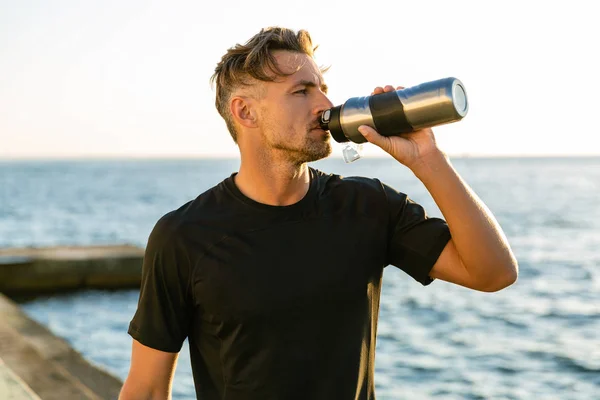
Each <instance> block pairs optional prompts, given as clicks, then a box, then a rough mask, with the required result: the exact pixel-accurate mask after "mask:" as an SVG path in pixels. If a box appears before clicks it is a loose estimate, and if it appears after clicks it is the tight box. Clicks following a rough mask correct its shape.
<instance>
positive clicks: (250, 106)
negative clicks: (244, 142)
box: [229, 96, 257, 128]
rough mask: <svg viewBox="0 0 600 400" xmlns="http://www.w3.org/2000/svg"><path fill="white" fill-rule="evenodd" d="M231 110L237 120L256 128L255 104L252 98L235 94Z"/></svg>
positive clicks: (241, 123) (239, 122) (243, 124)
mask: <svg viewBox="0 0 600 400" xmlns="http://www.w3.org/2000/svg"><path fill="white" fill-rule="evenodd" d="M229 104H230V111H231V115H233V119H235V121H236V122H237V123H238V124H240V125H242V126H245V127H247V128H256V126H257V121H256V111H255V108H254V107H255V104H254V102H253V101H252V99H251V98H249V97H245V96H235V97H233V98H232V99H231V102H230V103H229Z"/></svg>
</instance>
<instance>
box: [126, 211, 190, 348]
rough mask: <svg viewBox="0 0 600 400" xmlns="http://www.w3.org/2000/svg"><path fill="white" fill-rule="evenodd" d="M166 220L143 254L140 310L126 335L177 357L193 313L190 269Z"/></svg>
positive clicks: (137, 311) (157, 226) (160, 222)
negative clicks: (176, 354) (175, 354)
mask: <svg viewBox="0 0 600 400" xmlns="http://www.w3.org/2000/svg"><path fill="white" fill-rule="evenodd" d="M171 225H172V224H170V223H169V222H168V220H167V218H166V216H165V217H163V218H161V220H159V222H158V223H157V224H156V226H155V227H154V229H153V230H152V232H151V234H150V237H149V239H148V244H147V246H146V250H145V253H144V260H143V265H142V280H141V286H140V297H139V301H138V306H137V310H136V312H135V315H134V316H133V319H132V320H131V322H130V324H129V330H128V331H127V332H128V333H129V335H131V337H133V338H134V339H135V340H137V341H138V342H140V343H142V344H143V345H145V346H148V347H151V348H154V349H157V350H161V351H165V352H170V353H177V352H179V351H180V350H181V346H182V345H183V342H184V340H185V339H186V337H187V335H188V330H189V325H190V322H191V321H190V318H191V313H192V301H191V298H190V297H191V292H190V286H189V281H190V265H189V263H188V262H187V261H186V259H187V257H186V254H185V252H184V248H183V246H182V245H181V244H180V242H179V241H178V238H177V236H176V234H175V232H173V229H172V228H171Z"/></svg>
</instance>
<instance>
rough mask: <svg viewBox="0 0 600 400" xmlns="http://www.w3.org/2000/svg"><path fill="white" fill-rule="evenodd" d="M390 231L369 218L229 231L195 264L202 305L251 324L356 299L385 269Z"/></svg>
mask: <svg viewBox="0 0 600 400" xmlns="http://www.w3.org/2000/svg"><path fill="white" fill-rule="evenodd" d="M384 231H385V229H383V228H382V227H380V226H377V224H376V222H375V221H373V220H369V219H357V220H353V221H351V220H335V219H322V220H316V221H315V220H313V221H294V222H287V223H282V224H279V225H275V226H270V227H267V228H263V229H255V230H253V229H249V230H243V231H239V232H229V233H228V234H227V235H224V236H223V238H222V239H221V240H219V241H217V242H215V243H214V244H211V246H210V247H209V248H208V249H207V250H205V251H204V252H203V253H202V254H201V255H200V256H198V257H197V259H195V261H194V274H193V291H194V298H195V299H196V303H197V304H196V305H197V306H198V307H199V308H200V310H201V311H202V312H203V313H206V314H207V315H211V316H219V317H221V318H248V317H262V316H265V317H268V316H269V315H271V314H277V313H280V312H281V311H282V310H296V311H300V312H301V311H302V310H303V309H304V308H315V307H319V304H323V303H324V302H329V303H331V301H333V302H343V301H344V299H346V298H347V299H351V298H356V296H360V294H361V293H364V292H365V291H366V288H367V285H368V283H369V282H370V281H371V280H372V279H376V277H377V276H378V274H380V273H381V268H383V266H384V265H383V263H384V259H385V254H384V253H385V249H386V245H385V233H384Z"/></svg>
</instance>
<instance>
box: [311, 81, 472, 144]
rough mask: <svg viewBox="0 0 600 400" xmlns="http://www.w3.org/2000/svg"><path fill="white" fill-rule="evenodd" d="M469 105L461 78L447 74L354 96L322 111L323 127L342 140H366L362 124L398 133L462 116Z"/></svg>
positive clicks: (459, 118) (456, 119) (440, 123)
mask: <svg viewBox="0 0 600 400" xmlns="http://www.w3.org/2000/svg"><path fill="white" fill-rule="evenodd" d="M468 109H469V103H468V101H467V92H466V90H465V87H464V85H463V84H462V82H461V81H459V80H458V79H456V78H444V79H439V80H436V81H432V82H426V83H422V84H420V85H417V86H413V87H409V88H405V89H401V90H396V91H392V92H387V93H381V94H376V95H372V96H365V97H353V98H351V99H349V100H347V101H346V102H345V103H344V104H342V105H341V106H336V107H333V108H331V109H329V110H325V111H324V112H323V113H322V114H321V118H320V124H321V129H323V130H326V131H327V130H328V131H329V132H330V133H331V136H333V138H334V139H335V141H337V142H339V143H344V142H348V141H350V142H354V143H365V142H366V141H367V140H366V139H365V138H364V137H363V135H361V133H360V132H359V131H358V127H359V126H361V125H369V126H371V127H372V128H375V129H376V130H377V132H379V134H381V135H383V136H396V135H400V134H402V133H409V132H414V131H416V130H419V129H423V128H430V127H432V126H437V125H442V124H447V123H450V122H456V121H459V120H461V119H462V118H463V117H464V116H465V115H467V111H468Z"/></svg>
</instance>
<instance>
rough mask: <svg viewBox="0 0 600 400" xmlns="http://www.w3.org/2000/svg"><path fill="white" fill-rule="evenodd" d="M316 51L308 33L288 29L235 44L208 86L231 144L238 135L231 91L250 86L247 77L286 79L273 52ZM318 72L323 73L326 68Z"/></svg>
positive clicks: (266, 31)
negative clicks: (212, 87) (213, 90)
mask: <svg viewBox="0 0 600 400" xmlns="http://www.w3.org/2000/svg"><path fill="white" fill-rule="evenodd" d="M317 47H318V46H315V47H313V43H312V39H311V37H310V35H309V33H308V32H307V31H305V30H303V29H301V30H299V31H298V32H295V31H293V30H291V29H287V28H281V27H269V28H263V29H261V31H260V32H259V33H257V34H256V35H254V36H253V37H252V38H250V40H248V41H247V42H246V44H244V45H241V44H236V45H235V46H234V47H232V48H230V49H229V50H227V53H225V55H224V56H223V57H222V58H221V61H220V62H219V63H218V64H217V67H216V68H215V73H214V74H213V76H212V77H211V78H210V80H211V83H213V84H214V83H216V86H217V90H216V91H217V93H216V99H215V105H216V107H217V110H218V111H219V114H221V116H222V117H223V119H224V120H225V123H226V124H227V129H229V132H230V133H231V137H232V138H233V141H234V142H236V143H237V132H236V129H235V125H234V124H233V118H232V115H231V113H230V111H229V100H230V98H231V94H232V93H233V91H234V90H235V89H236V88H238V87H240V86H242V85H244V86H247V85H250V84H251V81H249V80H248V77H251V78H254V79H257V80H260V81H267V82H271V81H273V80H275V78H276V77H277V76H285V75H289V74H285V73H283V71H281V69H280V68H279V67H278V66H277V63H276V59H275V57H274V56H273V53H272V51H274V50H288V51H293V52H297V53H304V54H306V55H308V56H310V57H314V52H315V50H316V49H317ZM321 70H322V72H325V70H326V68H322V69H321ZM273 73H275V75H273Z"/></svg>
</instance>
